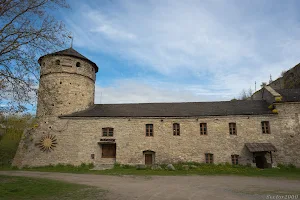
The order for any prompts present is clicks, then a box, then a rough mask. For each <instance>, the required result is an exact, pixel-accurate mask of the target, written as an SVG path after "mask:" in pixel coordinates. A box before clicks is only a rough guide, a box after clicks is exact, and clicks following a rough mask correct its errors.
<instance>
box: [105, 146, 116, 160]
mask: <svg viewBox="0 0 300 200" xmlns="http://www.w3.org/2000/svg"><path fill="white" fill-rule="evenodd" d="M115 157H116V144H102V158H115Z"/></svg>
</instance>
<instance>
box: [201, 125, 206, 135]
mask: <svg viewBox="0 0 300 200" xmlns="http://www.w3.org/2000/svg"><path fill="white" fill-rule="evenodd" d="M200 135H207V124H206V123H200Z"/></svg>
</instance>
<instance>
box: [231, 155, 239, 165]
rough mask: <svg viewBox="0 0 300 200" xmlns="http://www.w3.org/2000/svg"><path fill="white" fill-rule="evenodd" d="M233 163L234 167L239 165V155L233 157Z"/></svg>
mask: <svg viewBox="0 0 300 200" xmlns="http://www.w3.org/2000/svg"><path fill="white" fill-rule="evenodd" d="M231 162H232V164H233V165H238V164H239V155H231Z"/></svg>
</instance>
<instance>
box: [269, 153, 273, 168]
mask: <svg viewBox="0 0 300 200" xmlns="http://www.w3.org/2000/svg"><path fill="white" fill-rule="evenodd" d="M270 156H271V165H273V157H272V151H270Z"/></svg>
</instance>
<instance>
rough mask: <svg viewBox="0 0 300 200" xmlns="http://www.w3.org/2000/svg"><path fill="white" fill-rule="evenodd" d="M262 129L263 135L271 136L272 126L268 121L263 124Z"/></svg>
mask: <svg viewBox="0 0 300 200" xmlns="http://www.w3.org/2000/svg"><path fill="white" fill-rule="evenodd" d="M261 129H262V133H263V134H270V133H271V132H270V124H269V122H268V121H262V122H261Z"/></svg>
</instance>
